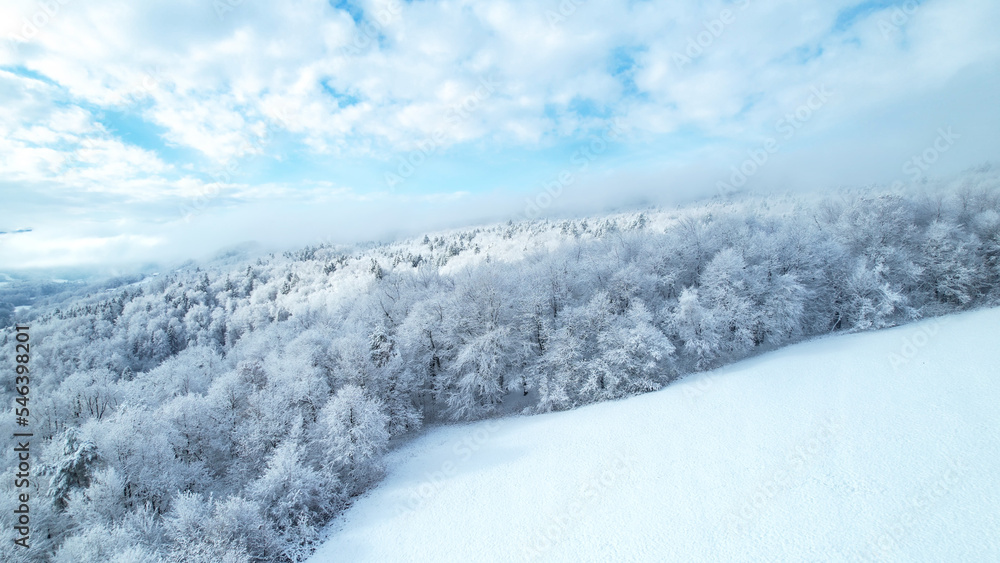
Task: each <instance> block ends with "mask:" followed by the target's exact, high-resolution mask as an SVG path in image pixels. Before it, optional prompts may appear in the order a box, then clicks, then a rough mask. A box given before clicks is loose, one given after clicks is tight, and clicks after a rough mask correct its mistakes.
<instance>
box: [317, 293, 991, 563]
mask: <svg viewBox="0 0 1000 563" xmlns="http://www.w3.org/2000/svg"><path fill="white" fill-rule="evenodd" d="M998 329H1000V309H991V310H985V311H977V312H972V313H965V314H962V315H956V316H952V317H945V318H941V319H932V320H927V321H922V322H920V323H916V324H911V325H907V326H903V327H899V328H895V329H891V330H885V331H880V332H875V333H868V334H856V335H847V336H836V337H829V338H824V339H821V340H816V341H812V342H808V343H804V344H799V345H795V346H791V347H788V348H785V349H782V350H779V351H776V352H773V353H769V354H766V355H763V356H760V357H758V358H755V359H752V360H748V361H743V362H740V363H738V364H734V365H732V366H729V367H726V368H722V369H718V370H715V371H713V372H709V373H705V374H699V375H696V376H692V377H689V378H686V379H684V380H681V381H678V382H676V383H674V384H672V385H670V386H668V387H667V388H666V389H664V390H662V391H659V392H656V393H650V394H647V395H643V396H640V397H634V398H631V399H628V400H623V401H616V402H611V403H603V404H598V405H592V406H588V407H585V408H581V409H577V410H574V411H569V412H560V413H552V414H546V415H541V416H530V417H515V418H508V419H501V420H495V421H485V422H480V423H475V424H467V425H459V426H450V427H445V428H437V429H434V430H432V431H430V432H428V433H427V434H425V435H424V436H421V437H420V438H418V439H416V440H414V441H413V442H412V443H410V444H408V445H406V446H405V447H404V448H401V449H400V450H398V451H395V452H393V453H392V454H391V456H390V459H389V472H388V475H387V476H386V479H385V480H384V481H383V482H382V483H380V484H379V485H378V486H377V487H376V488H374V489H373V490H371V491H370V492H369V493H368V494H366V495H365V496H363V497H362V498H360V499H358V500H357V502H356V503H355V504H354V506H352V507H351V508H350V509H349V510H348V511H347V512H346V513H345V514H344V515H343V516H342V517H341V518H339V519H338V520H337V521H335V522H334V523H333V524H332V525H331V527H330V530H329V533H330V535H329V538H328V540H327V541H326V543H325V544H323V545H322V546H321V547H320V549H319V550H318V551H317V552H316V554H315V555H314V556H313V558H312V560H311V561H313V562H315V563H320V562H332V561H379V562H392V561H460V562H481V561H504V562H508V561H573V562H576V561H713V562H715V561H754V562H757V561H869V560H871V561H906V562H913V561H935V562H937V561H977V562H980V561H981V562H985V561H1000V343H998V340H1000V337H998Z"/></svg>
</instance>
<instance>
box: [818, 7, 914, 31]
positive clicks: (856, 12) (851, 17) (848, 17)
mask: <svg viewBox="0 0 1000 563" xmlns="http://www.w3.org/2000/svg"><path fill="white" fill-rule="evenodd" d="M906 1H907V0H866V1H865V2H860V3H858V4H855V5H853V6H851V7H849V8H845V9H843V10H841V11H840V13H839V14H837V19H836V21H834V24H833V32H835V33H840V32H844V31H847V30H848V29H850V28H851V27H853V26H854V24H855V23H857V22H858V21H859V20H861V19H864V18H865V17H867V16H869V15H871V14H873V13H875V12H878V11H881V10H884V9H886V8H892V7H893V6H899V5H902V4H903V3H904V2H906ZM910 1H912V0H910Z"/></svg>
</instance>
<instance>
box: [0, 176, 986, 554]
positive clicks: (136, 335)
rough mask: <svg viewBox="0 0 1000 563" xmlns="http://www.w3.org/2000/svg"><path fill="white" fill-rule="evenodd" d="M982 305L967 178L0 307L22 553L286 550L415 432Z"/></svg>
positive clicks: (317, 249)
mask: <svg viewBox="0 0 1000 563" xmlns="http://www.w3.org/2000/svg"><path fill="white" fill-rule="evenodd" d="M998 302H1000V180H998V178H997V176H996V174H995V173H993V172H989V171H980V172H977V173H970V174H967V175H965V176H963V177H962V178H960V179H959V180H956V181H955V182H953V183H952V184H950V185H948V186H943V187H940V188H936V189H927V190H926V191H923V192H920V191H917V190H914V191H910V192H905V193H903V192H879V191H878V190H874V189H873V190H865V191H858V192H843V193H841V194H838V195H835V196H827V197H825V198H823V199H819V198H808V197H805V196H798V197H792V196H788V197H776V196H771V197H767V198H755V197H746V198H743V199H739V200H734V201H725V200H719V201H713V202H709V203H703V204H700V205H697V206H690V207H685V208H679V209H650V210H646V211H644V212H632V213H620V214H615V215H608V216H602V217H591V218H586V219H574V220H559V221H553V220H538V221H522V222H509V223H506V224H500V225H494V226H488V227H482V228H473V229H464V230H457V231H452V232H446V233H437V234H429V235H427V236H423V237H417V238H415V239H412V240H408V241H402V242H397V243H391V244H382V245H368V246H364V247H351V248H347V247H339V246H333V245H319V246H314V247H308V248H305V249H301V250H298V251H296V252H290V253H286V254H285V255H283V256H277V255H275V256H269V257H267V258H261V259H256V260H250V261H247V262H243V263H238V264H234V263H233V262H232V261H231V260H230V261H221V262H216V263H207V264H201V265H200V266H197V267H195V266H191V267H186V268H183V269H180V270H177V271H174V272H171V273H164V274H162V275H160V276H158V277H148V278H145V279H143V280H141V281H137V282H134V283H128V284H126V285H123V286H120V287H114V288H111V289H107V288H103V289H100V290H99V291H95V292H93V293H91V294H89V295H87V296H84V297H74V298H73V299H72V300H70V301H66V302H63V303H58V304H55V305H50V306H42V307H34V308H32V309H30V310H27V311H20V310H19V312H18V313H13V312H10V311H13V309H12V308H8V309H10V311H8V313H7V316H5V319H7V322H8V323H13V322H15V321H16V322H20V323H23V324H30V326H31V338H32V347H33V349H32V364H31V378H32V379H31V381H32V395H31V396H32V398H31V404H30V408H31V412H32V417H33V420H34V421H35V425H34V428H33V432H34V434H35V436H34V438H33V440H35V441H34V442H33V447H34V448H35V451H37V452H39V454H38V455H39V456H40V459H36V460H35V462H36V463H37V464H39V466H40V467H42V468H44V475H43V476H42V477H40V478H36V479H34V480H33V481H32V491H33V493H34V494H33V498H35V499H46V501H45V502H40V501H36V502H35V503H34V505H33V506H32V511H33V514H32V524H33V527H34V530H35V532H34V538H33V539H34V544H35V545H34V547H33V548H32V550H31V552H32V553H34V554H35V555H36V556H38V557H40V558H43V559H49V558H51V559H53V560H56V561H66V562H88V561H101V562H111V561H118V562H126V561H128V562H131V561H156V560H163V561H189V562H197V561H204V562H219V561H224V562H235V561H299V560H302V559H303V558H305V557H306V556H308V555H309V554H310V553H311V552H312V550H313V549H314V548H315V543H316V541H317V539H318V537H319V531H320V529H321V528H322V527H323V526H324V525H325V524H326V523H328V522H329V521H330V520H331V519H332V518H334V517H335V516H336V515H337V514H338V513H339V512H340V511H342V510H343V509H344V508H345V506H347V505H348V504H349V503H350V502H351V500H352V498H354V497H356V496H357V495H358V494H359V493H360V492H362V491H364V490H365V489H366V488H367V487H369V486H370V485H371V484H372V483H374V482H375V481H377V480H378V479H379V477H380V474H381V473H382V471H383V469H384V468H383V462H382V459H383V455H384V453H385V452H386V451H387V449H388V448H389V447H390V445H392V444H394V443H397V442H399V441H402V440H407V439H408V438H410V437H412V436H413V433H414V432H415V431H417V430H418V429H420V428H421V426H422V425H427V424H442V423H448V422H451V421H458V420H476V419H483V418H488V417H495V416H500V415H510V414H519V413H524V414H531V413H538V412H545V411H551V410H563V409H571V408H574V407H576V406H580V405H584V404H587V403H593V402H598V401H605V400H610V399H617V398H622V397H627V396H630V395H634V394H638V393H644V392H648V391H653V390H656V389H659V388H661V387H663V386H664V385H668V384H669V383H670V382H671V381H672V380H674V379H676V378H678V377H681V376H683V375H685V374H688V373H692V372H696V371H702V370H705V369H709V368H713V367H717V366H719V365H723V364H726V363H729V362H732V361H735V360H737V359H740V358H744V357H747V356H749V355H752V354H755V353H759V352H760V351H762V350H766V349H773V348H775V347H779V346H782V345H785V344H788V343H791V342H796V341H800V340H803V339H805V338H809V337H811V336H815V335H821V334H827V333H832V332H845V331H863V330H871V329H878V328H882V327H888V326H893V325H897V324H901V323H905V322H908V321H911V320H915V319H919V318H924V317H929V316H935V315H940V314H944V313H947V312H952V311H958V310H965V309H970V308H974V307H978V306H983V305H988V304H996V303H998ZM8 317H9V318H8ZM2 334H3V336H2V337H0V340H2V341H3V345H2V350H3V354H5V355H9V354H12V353H13V346H11V345H9V344H10V342H12V341H13V331H12V330H11V329H10V327H8V328H5V329H4V330H3V333H2ZM7 360H9V358H6V357H5V361H7ZM7 365H13V363H12V360H11V361H10V363H8V364H7ZM12 381H13V380H12V379H9V380H8V379H5V380H4V384H3V385H4V386H3V387H2V393H3V400H4V401H6V402H5V404H7V405H11V404H13V397H14V389H13V387H12V383H11V382H12ZM13 418H14V417H13V416H7V417H4V418H3V419H2V424H3V425H4V429H5V430H6V431H7V432H8V433H10V432H16V431H17V430H15V429H14V427H13V426H12V424H13V423H12V421H13ZM3 486H4V487H5V488H10V487H12V483H11V482H5V483H4V485H3ZM13 498H15V496H14V495H13V494H11V491H7V492H6V493H4V494H3V495H0V499H2V500H0V502H2V503H10V502H12V499H13ZM0 508H2V510H0V524H2V530H3V531H2V535H3V541H4V542H5V543H8V544H9V543H10V541H11V534H12V524H11V522H9V521H8V519H9V518H10V517H11V514H12V510H13V507H11V506H6V505H4V506H2V507H0ZM14 556H15V557H22V556H23V553H22V552H18V553H15V554H14Z"/></svg>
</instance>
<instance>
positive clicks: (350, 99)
mask: <svg viewBox="0 0 1000 563" xmlns="http://www.w3.org/2000/svg"><path fill="white" fill-rule="evenodd" d="M320 86H321V87H322V88H323V91H324V92H326V93H327V94H329V95H330V96H331V97H332V98H333V99H335V100H337V105H338V106H340V107H342V108H344V107H350V106H353V105H356V104H357V103H358V102H360V101H361V99H360V98H358V97H357V96H354V95H353V94H348V93H346V92H341V91H339V90H337V89H335V88H333V87H332V86H330V84H329V82H328V81H326V80H323V81H320Z"/></svg>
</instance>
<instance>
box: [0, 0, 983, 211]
mask: <svg viewBox="0 0 1000 563" xmlns="http://www.w3.org/2000/svg"><path fill="white" fill-rule="evenodd" d="M861 4H863V2H861V0H830V1H823V2H820V1H816V2H808V3H803V2H800V1H796V0H779V1H776V2H759V1H757V0H749V1H748V0H736V1H734V2H726V1H722V0H712V1H709V2H696V1H693V0H691V1H685V2H676V1H668V0H649V1H645V2H634V1H629V0H588V1H586V2H562V1H557V0H552V1H545V2H533V1H528V0H497V1H494V2H487V3H483V2H473V1H471V0H450V1H426V2H402V1H401V0H364V1H360V2H355V3H354V5H355V6H357V8H356V9H354V10H353V12H354V15H355V16H356V15H358V14H362V19H361V20H360V22H357V23H356V22H355V21H354V19H353V18H352V15H351V14H349V13H347V12H346V11H343V10H337V9H335V8H333V7H332V6H331V3H329V2H326V1H320V0H298V1H294V2H288V3H264V2H244V3H241V4H239V5H237V6H234V7H233V9H232V10H231V11H227V12H225V13H219V12H217V11H216V10H215V9H214V8H213V3H212V2H204V1H199V0H179V1H166V0H151V1H148V2H143V3H140V4H126V5H123V4H120V3H113V2H109V1H89V2H83V1H76V0H68V1H62V2H60V1H55V0H54V2H49V3H38V2H35V1H33V0H14V1H11V2H5V3H4V4H3V5H2V6H0V38H2V39H3V41H0V133H2V135H0V172H2V173H3V175H4V182H6V184H2V185H0V190H8V189H12V188H9V187H6V186H14V185H15V184H16V185H17V186H18V187H19V188H23V187H24V186H28V187H29V189H31V190H35V191H36V192H37V193H38V194H39V197H40V198H41V197H44V198H49V199H47V200H46V201H48V202H49V203H50V204H52V205H57V204H59V202H62V203H63V204H66V205H69V203H66V202H70V201H72V202H73V205H76V204H78V203H79V202H80V201H84V200H85V197H86V194H99V195H100V198H101V199H99V200H95V201H98V202H99V204H98V203H95V206H96V207H98V208H100V209H110V208H113V207H114V206H115V205H120V206H124V207H121V209H128V210H129V212H136V213H138V212H140V211H139V210H140V209H141V212H142V213H144V214H146V216H148V217H151V218H155V219H156V220H160V221H165V220H172V219H168V218H173V217H174V216H175V213H176V209H175V208H176V207H177V205H178V201H180V200H183V198H191V197H194V198H196V199H199V200H208V199H211V200H212V201H213V202H215V203H213V204H211V205H208V207H209V208H213V209H214V208H215V207H220V208H221V207H224V206H225V205H235V204H236V203H237V202H246V201H251V200H257V199H258V198H266V197H278V195H277V194H279V193H280V194H282V195H281V197H282V198H285V199H289V200H296V199H297V200H301V201H307V200H309V198H310V197H312V196H311V195H306V194H307V193H309V189H307V188H303V187H301V186H297V187H296V186H290V185H286V187H283V188H281V189H278V188H276V187H275V186H277V185H279V184H280V182H274V181H273V179H272V178H266V177H265V178H258V179H254V178H253V173H255V172H256V171H257V170H260V169H265V168H267V166H271V167H272V168H276V169H278V170H281V171H283V172H285V173H290V172H295V170H293V168H294V167H297V166H305V167H308V166H312V167H314V168H315V170H316V171H315V172H311V173H305V172H303V173H302V176H304V177H305V178H306V180H305V181H304V182H305V183H306V184H309V183H310V182H311V185H313V186H316V185H319V184H318V182H320V181H323V180H327V179H328V178H326V177H324V174H325V173H327V172H329V171H331V170H333V171H337V170H338V169H339V167H357V168H358V169H359V170H360V169H362V168H364V167H367V168H368V170H367V172H366V174H359V175H358V176H357V177H363V178H371V177H381V175H382V174H381V172H372V170H373V169H379V168H385V169H394V167H395V164H394V163H395V162H397V160H398V158H399V157H400V156H401V155H407V154H409V152H410V151H414V150H419V148H420V147H426V146H427V143H428V142H429V141H431V140H432V141H433V146H434V151H433V152H434V155H435V158H442V159H446V158H448V155H449V154H451V155H454V154H462V155H464V156H463V158H466V159H469V158H470V157H469V156H468V155H470V154H471V155H477V154H480V155H490V158H493V159H494V160H496V159H499V160H503V158H504V154H505V152H504V151H510V152H511V153H512V154H515V155H522V154H524V152H525V151H527V152H531V151H544V150H559V149H563V150H565V151H567V152H569V151H571V150H572V147H573V145H574V143H579V142H580V141H581V140H583V139H586V138H587V136H588V135H592V134H595V133H599V132H601V131H603V130H605V129H606V128H607V127H608V123H609V121H610V120H611V119H612V118H620V123H622V124H623V126H624V128H625V129H626V130H627V132H628V133H627V138H626V139H624V140H623V141H622V142H623V143H624V144H625V145H626V148H627V150H628V151H631V153H632V154H634V155H636V156H634V157H633V160H638V159H640V157H639V156H638V155H645V156H643V157H642V158H644V159H645V160H644V161H642V162H633V165H632V166H631V167H629V166H625V167H624V168H620V169H619V173H621V176H620V177H621V178H623V179H625V178H635V177H646V175H648V174H652V172H650V171H652V170H661V171H662V170H664V169H665V168H664V167H665V166H666V164H665V163H671V164H670V165H671V166H674V165H675V164H676V165H677V166H683V161H684V160H685V159H687V158H689V157H690V156H691V155H692V154H694V153H696V152H697V154H698V155H700V156H699V157H698V158H699V159H700V160H699V161H698V164H697V165H694V164H691V166H693V167H696V169H697V172H696V173H695V172H691V171H687V172H685V171H682V170H679V169H674V170H673V172H674V173H676V175H677V176H678V177H690V178H694V177H699V178H705V177H709V178H710V177H712V175H713V174H715V175H716V177H718V176H721V175H724V174H725V171H726V170H728V168H729V166H730V165H731V164H733V162H731V161H730V159H733V158H737V159H741V158H743V156H741V155H742V154H743V153H744V152H745V150H746V149H747V148H749V147H751V146H754V145H755V144H756V143H759V141H760V139H761V138H762V137H765V136H769V135H771V136H773V135H774V134H775V123H776V121H777V120H778V119H780V118H782V116H783V115H785V114H787V113H788V112H793V111H795V109H796V108H797V107H798V106H800V105H801V104H802V103H803V102H804V101H805V99H807V97H808V95H809V92H810V89H811V88H812V87H816V86H825V87H826V88H829V89H830V90H832V91H833V92H835V96H834V97H833V98H832V99H831V100H830V101H829V103H828V104H826V105H824V107H823V109H822V111H820V112H816V115H815V116H813V117H812V118H811V119H810V121H809V123H808V128H803V129H802V131H801V132H800V133H798V134H797V136H796V137H795V138H794V139H792V140H791V141H790V142H789V143H788V144H786V145H785V146H783V151H784V152H785V155H784V156H783V157H782V158H790V156H789V155H791V154H799V153H798V152H796V151H799V150H805V149H804V148H803V147H807V146H810V144H812V145H815V146H816V147H819V148H815V149H814V150H815V151H816V152H815V153H813V156H812V157H810V158H814V159H817V158H820V157H821V156H822V154H823V149H822V146H823V143H826V144H827V146H829V147H837V150H841V152H840V153H839V154H843V155H844V158H850V156H849V155H850V154H851V153H850V151H849V150H848V149H847V148H845V147H851V146H854V147H861V146H865V147H868V149H869V150H874V151H876V154H874V155H869V156H870V158H871V159H881V160H882V161H884V162H891V163H892V164H891V166H893V167H895V166H896V163H897V162H898V158H899V155H898V152H890V151H903V150H912V149H911V148H906V149H903V148H901V147H910V144H908V143H909V142H910V139H911V138H912V137H913V133H914V128H918V129H919V130H921V131H922V130H924V129H926V130H927V131H933V130H934V129H935V128H936V127H939V126H942V125H946V124H948V123H953V122H954V123H972V124H973V125H972V126H974V124H975V123H976V122H977V121H978V122H979V123H982V124H984V125H983V126H985V124H990V123H996V122H997V120H998V118H1000V116H998V110H996V109H995V108H989V107H978V106H975V105H970V106H959V105H957V104H954V105H952V104H944V105H938V106H927V107H922V108H921V111H919V112H918V114H917V115H914V116H913V117H912V118H911V122H910V123H907V122H906V121H905V120H903V119H901V118H899V117H898V116H895V117H892V116H891V114H893V112H898V111H899V110H898V108H900V107H905V106H906V105H907V104H910V103H915V101H916V100H929V99H936V100H940V99H948V98H949V94H953V96H954V97H956V98H958V97H960V95H961V94H962V93H961V92H958V91H954V92H952V91H950V90H949V89H950V88H957V87H958V86H956V85H958V84H962V85H963V86H962V87H967V86H968V84H969V80H970V79H969V78H968V76H969V75H970V73H971V74H974V75H975V76H978V77H979V78H978V80H980V82H981V81H982V80H983V79H982V76H985V75H986V74H987V73H988V71H985V70H983V69H988V68H989V67H990V65H993V67H994V68H995V65H996V64H997V62H998V60H1000V35H998V34H997V33H996V32H995V30H996V29H998V28H1000V5H998V4H997V3H996V2H995V1H992V0H926V1H924V2H921V3H920V4H919V7H918V8H917V9H916V10H909V11H910V12H912V13H906V14H905V17H904V18H902V19H900V17H899V14H898V13H897V10H898V9H897V8H894V7H889V8H883V9H878V10H869V11H867V12H865V11H864V10H862V11H860V12H859V14H860V15H858V17H856V18H855V19H854V20H853V21H851V22H849V25H846V26H844V27H843V28H842V29H834V27H835V25H836V24H837V22H838V18H839V17H841V16H842V14H844V13H846V11H848V10H850V9H852V8H855V7H857V6H859V5H861ZM49 5H54V6H57V7H56V8H53V9H50V10H49V12H52V13H49V12H47V11H46V8H45V6H49ZM554 14H558V16H557V17H553V15H554ZM722 20H725V21H722ZM886 22H889V25H888V27H887V25H886ZM692 41H693V42H694V44H695V47H694V48H693V49H694V52H690V51H688V49H689V48H691V45H692ZM699 42H700V44H698V43H699ZM679 55H684V56H690V58H691V60H690V61H689V62H687V63H684V64H680V63H679V62H678V61H679V58H678V56H679ZM977 73H978V74H977ZM959 77H966V78H962V79H961V80H960V79H959ZM484 81H485V82H486V83H488V84H491V85H493V86H492V90H490V91H484V90H483V84H484ZM123 111H127V112H128V113H129V114H130V115H132V116H136V117H140V118H141V119H142V120H144V121H145V122H146V123H147V124H148V125H149V126H150V127H149V131H152V132H153V133H149V132H147V134H153V135H158V136H159V139H158V140H157V142H156V143H148V144H147V143H143V142H142V141H141V140H135V139H136V138H141V136H139V137H135V138H133V137H129V136H127V135H125V134H124V133H123V132H122V131H116V130H114V129H113V128H109V127H108V126H107V125H106V115H105V114H106V113H107V112H123ZM881 116H887V117H881ZM970 127H971V126H970ZM966 130H968V127H967V128H966ZM969 134H970V135H971V132H970V133H969ZM875 138H877V139H879V143H880V146H883V147H885V148H884V149H879V148H878V147H872V146H871V144H870V143H869V144H866V143H867V142H868V140H869V139H875ZM983 138H985V137H983ZM686 143H687V144H686ZM688 144H690V146H689V145H688ZM984 144H985V147H984V146H982V145H984ZM164 147H166V148H164ZM659 147H673V148H671V149H670V151H669V152H662V151H660V150H659ZM677 147H681V148H680V149H678V148H677ZM996 149H997V146H996V141H995V140H994V141H992V143H991V142H989V141H987V142H985V143H980V146H978V147H977V149H976V150H975V151H973V150H970V151H969V152H968V154H969V155H970V156H969V158H972V156H973V155H974V156H975V157H976V158H980V157H981V156H983V154H986V155H990V154H996V152H997V150H996ZM857 150H860V149H857ZM963 150H964V149H963ZM449 151H454V152H449ZM699 151H700V152H699ZM879 151H881V152H879ZM178 155H180V156H178ZM816 155H820V156H816ZM472 158H474V157H472ZM520 158H521V157H520V156H512V157H510V159H511V160H510V162H512V163H518V162H521V161H520V160H519V159H520ZM253 159H257V160H253ZM286 161H287V162H288V164H283V163H284V162H286ZM780 161H781V158H776V159H775V161H774V162H780ZM678 162H680V164H678ZM737 162H738V161H737ZM387 163H388V164H387ZM282 166H284V167H285V168H282ZM517 166H519V165H517V164H514V165H512V167H517ZM609 166H611V165H610V164H609ZM623 166H624V165H623ZM873 166H874V165H873ZM886 166H888V165H886ZM596 167H597V165H596V164H595V168H596ZM233 168H235V169H237V170H238V171H239V172H240V174H239V175H237V174H230V173H229V172H226V170H231V169H233ZM442 168H446V167H442ZM841 168H843V167H842V166H841ZM873 169H874V168H873ZM220 170H221V171H223V172H222V173H221V175H220V172H219V171H220ZM692 170H695V168H692ZM711 170H714V171H715V172H707V171H711ZM833 170H834V171H835V170H836V167H833ZM310 174H311V175H310ZM882 174H883V176H884V175H885V173H882ZM221 176H227V178H226V179H225V180H224V181H223V182H222V184H221V185H220V184H218V183H216V181H217V180H219V179H220V177H221ZM236 176H239V178H238V179H237V178H236ZM772 176H773V177H776V178H780V177H785V176H787V177H792V176H794V175H785V176H782V174H780V173H779V171H777V170H769V171H767V172H766V173H763V174H762V175H761V176H760V177H761V178H765V177H772ZM476 180H477V179H476V178H473V179H472V184H471V185H470V186H468V187H469V188H471V189H472V190H475V189H476V185H475V181H476ZM478 180H479V181H480V182H481V184H482V185H491V186H495V185H498V184H497V183H495V182H494V183H490V179H489V178H485V177H483V178H479V179H478ZM837 181H839V179H838V178H834V177H831V178H830V179H829V182H830V183H836V182H837ZM609 182H610V180H609ZM611 183H613V182H611ZM649 183H655V182H652V181H650V182H649ZM704 183H706V184H708V185H711V184H712V182H711V181H709V180H704ZM338 185H339V184H338ZM423 185H424V186H425V187H426V186H429V185H431V184H430V180H427V181H426V182H425V183H424V184H423ZM383 187H384V186H382V185H377V186H365V185H351V186H346V188H352V189H354V190H355V192H356V193H361V192H364V191H371V190H376V191H377V190H381V189H383ZM346 188H345V187H344V186H340V187H338V188H336V189H337V190H339V189H346ZM331 189H332V188H331ZM303 190H304V192H305V193H304V192H303ZM442 191H447V192H453V191H455V189H447V190H442ZM205 194H210V196H211V197H208V196H206V195H205ZM95 197H96V196H95ZM13 201H15V206H16V205H20V204H24V205H26V206H27V205H29V203H30V202H29V201H28V199H26V196H24V195H23V194H19V195H18V196H17V197H15V198H13ZM18 202H20V203H18ZM157 202H159V203H158V204H159V205H160V206H161V207H159V208H157V207H156V204H157ZM135 206H140V207H135Z"/></svg>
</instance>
